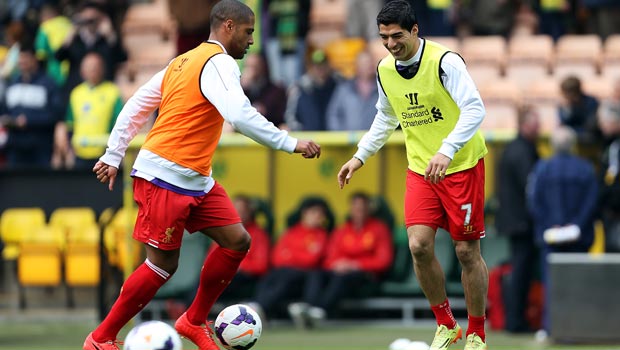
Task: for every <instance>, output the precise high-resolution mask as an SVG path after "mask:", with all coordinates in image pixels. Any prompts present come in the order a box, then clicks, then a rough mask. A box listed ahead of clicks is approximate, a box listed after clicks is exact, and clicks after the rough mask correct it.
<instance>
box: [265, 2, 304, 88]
mask: <svg viewBox="0 0 620 350" xmlns="http://www.w3.org/2000/svg"><path fill="white" fill-rule="evenodd" d="M265 2H266V6H267V13H268V19H269V20H268V23H264V25H265V27H266V28H267V42H266V43H264V47H265V50H266V51H265V52H266V54H267V60H268V62H269V68H270V74H271V79H272V80H273V81H275V82H277V83H281V84H283V85H284V86H287V87H288V86H291V85H292V84H293V83H294V82H296V81H297V80H298V79H299V77H300V76H301V75H302V73H303V62H304V54H305V52H306V36H307V34H308V29H309V26H310V0H265Z"/></svg>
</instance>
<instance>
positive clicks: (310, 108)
mask: <svg viewBox="0 0 620 350" xmlns="http://www.w3.org/2000/svg"><path fill="white" fill-rule="evenodd" d="M335 89H336V77H335V73H334V71H333V70H332V68H331V67H330V65H329V62H328V61H327V56H326V55H325V52H323V50H319V49H316V50H312V51H310V53H309V57H308V58H307V63H306V73H305V74H304V75H303V76H302V77H301V79H299V81H298V82H297V83H296V84H294V85H293V86H292V87H291V88H290V89H289V92H288V100H287V104H286V112H285V117H284V118H285V120H286V125H287V126H288V127H289V128H290V129H291V130H295V131H301V130H303V131H317V130H319V131H320V130H326V129H327V121H326V113H327V105H328V104H329V101H330V100H331V98H332V95H333V94H334V90H335Z"/></svg>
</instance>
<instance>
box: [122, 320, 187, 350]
mask: <svg viewBox="0 0 620 350" xmlns="http://www.w3.org/2000/svg"><path fill="white" fill-rule="evenodd" d="M181 348H182V344H181V337H179V334H178V333H177V331H176V330H175V329H174V328H172V326H170V325H168V324H167V323H164V322H161V321H147V322H144V323H140V324H139V325H137V326H135V327H134V328H132V329H131V330H130V331H129V333H128V334H127V337H125V345H124V346H123V349H124V350H181Z"/></svg>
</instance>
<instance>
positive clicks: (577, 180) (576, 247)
mask: <svg viewBox="0 0 620 350" xmlns="http://www.w3.org/2000/svg"><path fill="white" fill-rule="evenodd" d="M550 141H551V148H552V151H553V156H552V157H551V158H549V159H544V160H541V161H539V162H538V163H537V164H536V166H535V167H534V170H533V171H532V174H531V177H530V182H529V183H528V188H527V196H528V197H527V198H528V199H527V200H528V206H529V209H530V214H531V215H532V217H533V219H534V230H535V235H536V236H535V237H536V243H537V245H538V246H539V247H540V249H541V262H542V266H541V271H542V282H543V285H544V286H546V287H548V282H549V280H548V264H547V256H548V255H549V254H550V253H556V252H558V253H564V252H582V253H585V252H587V251H588V249H589V248H590V246H591V245H592V242H593V241H594V219H595V213H596V209H597V199H598V184H597V178H596V174H595V172H594V167H593V166H592V164H591V163H590V162H589V161H588V160H586V159H584V158H581V157H578V156H576V155H575V150H576V145H577V135H576V133H575V131H574V130H573V129H571V128H569V127H566V126H560V127H559V128H558V129H556V130H554V132H553V133H552V134H551V140H550ZM545 290H546V293H547V294H546V296H545V303H544V311H543V327H544V330H545V331H547V332H548V331H549V329H550V324H549V317H548V310H549V307H548V306H549V297H548V295H549V294H548V290H549V288H545Z"/></svg>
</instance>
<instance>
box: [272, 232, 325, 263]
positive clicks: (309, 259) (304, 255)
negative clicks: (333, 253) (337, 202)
mask: <svg viewBox="0 0 620 350" xmlns="http://www.w3.org/2000/svg"><path fill="white" fill-rule="evenodd" d="M326 244H327V231H326V230H325V229H322V228H309V227H305V226H302V225H301V224H297V225H294V226H291V227H290V228H289V229H288V230H287V231H286V232H285V233H284V234H283V235H282V237H281V238H280V239H279V240H278V242H277V243H276V245H275V247H274V248H273V251H272V255H271V262H272V265H273V267H292V268H296V269H313V268H318V267H321V261H322V259H323V257H324V254H325V247H326Z"/></svg>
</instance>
